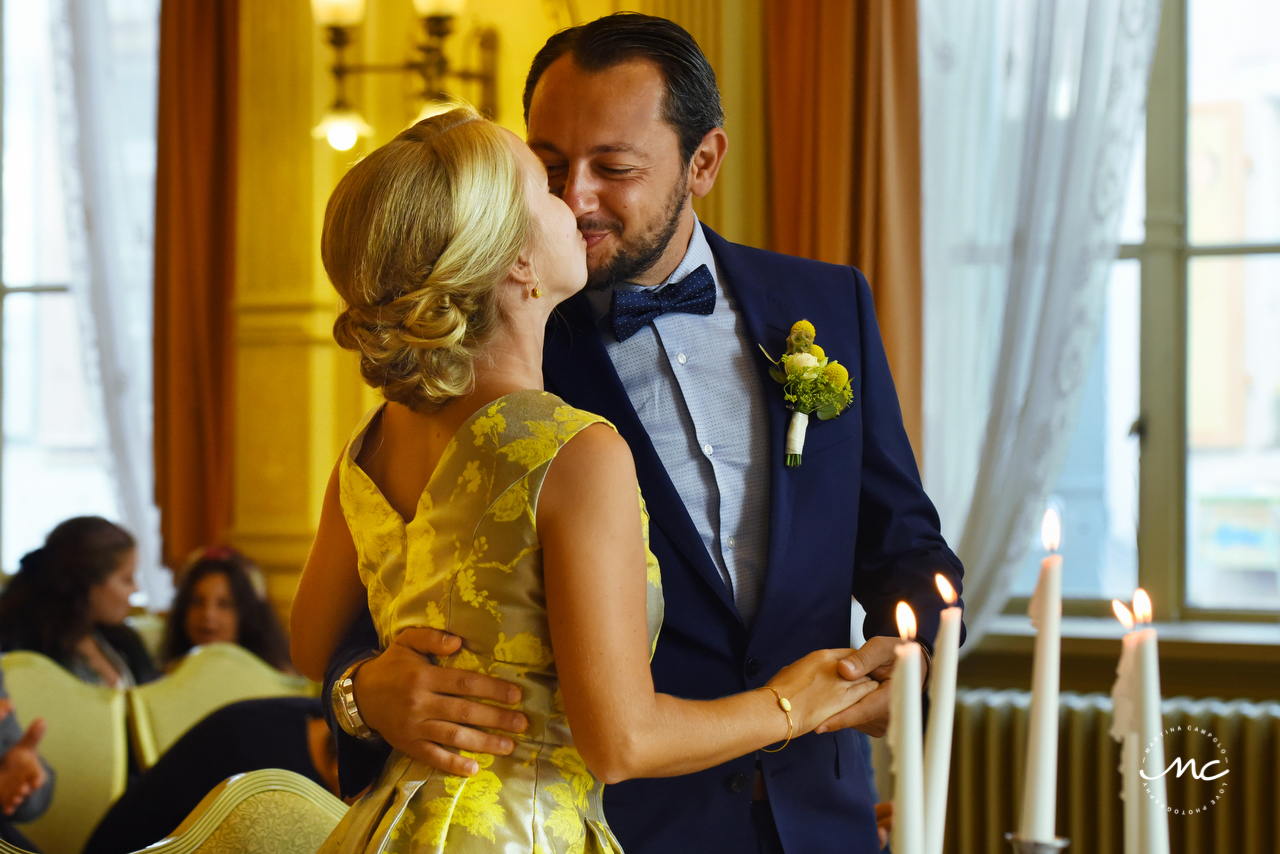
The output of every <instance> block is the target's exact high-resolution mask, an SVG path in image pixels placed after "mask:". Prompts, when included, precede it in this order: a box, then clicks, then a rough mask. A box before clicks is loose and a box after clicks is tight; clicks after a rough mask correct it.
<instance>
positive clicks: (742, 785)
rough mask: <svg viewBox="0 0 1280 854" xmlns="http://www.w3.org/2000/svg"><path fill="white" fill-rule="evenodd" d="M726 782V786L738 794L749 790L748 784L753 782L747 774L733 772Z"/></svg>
mask: <svg viewBox="0 0 1280 854" xmlns="http://www.w3.org/2000/svg"><path fill="white" fill-rule="evenodd" d="M724 783H725V788H727V789H728V790H729V791H731V792H733V793H734V794H735V795H737V794H741V793H742V792H745V791H746V790H747V786H748V785H749V784H750V783H751V778H750V777H748V776H747V775H746V774H733V775H731V776H730V777H729V779H728V780H725V781H724Z"/></svg>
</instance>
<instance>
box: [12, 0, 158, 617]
mask: <svg viewBox="0 0 1280 854" xmlns="http://www.w3.org/2000/svg"><path fill="white" fill-rule="evenodd" d="M2 11H3V111H2V117H3V119H2V120H3V126H2V127H3V145H2V146H0V427H2V428H3V437H2V442H0V570H3V571H4V572H13V571H14V570H16V569H17V567H18V563H19V561H20V559H21V557H22V555H23V554H25V553H26V552H28V551H30V550H31V549H34V548H35V547H37V546H39V545H40V543H41V542H42V541H43V540H44V537H45V535H46V534H47V533H48V532H49V530H50V529H51V528H53V527H54V526H55V525H56V524H57V523H58V522H60V521H62V520H64V519H67V518H70V517H72V516H79V515H86V514H93V515H100V516H105V517H107V518H109V519H113V520H116V521H120V522H122V523H123V524H124V525H125V526H126V527H128V528H130V529H131V530H132V532H133V533H134V535H135V536H136V537H137V538H138V540H139V558H140V571H139V579H138V580H139V584H140V586H141V587H142V588H143V595H141V596H140V597H139V601H140V602H141V601H142V600H144V599H145V598H146V594H147V593H154V592H155V591H157V590H160V589H162V586H157V584H156V581H157V579H160V576H159V575H158V573H157V567H156V566H155V565H154V561H151V560H148V558H149V557H150V556H151V555H152V554H153V553H154V551H155V549H154V547H153V546H154V541H155V539H156V537H155V534H154V532H153V530H152V525H151V522H150V520H149V519H145V518H142V519H139V518H126V517H128V516H130V514H129V513H128V512H127V511H126V508H124V507H122V506H121V505H122V498H121V496H122V494H123V493H122V490H121V482H122V481H124V480H126V479H128V480H130V481H136V480H138V479H139V478H138V476H137V473H136V472H134V471H132V470H130V471H129V477H128V478H125V477H123V476H121V474H120V472H121V470H122V467H123V466H126V465H128V462H122V459H121V455H120V454H119V453H117V452H114V451H113V450H112V443H111V441H110V438H109V437H110V435H111V431H110V430H109V429H108V423H109V422H108V419H109V418H111V417H112V412H113V411H114V412H117V413H118V412H119V411H120V410H121V409H122V407H124V406H127V405H133V402H134V401H135V400H137V399H138V398H142V400H143V404H144V405H145V406H149V397H150V376H149V374H150V356H149V350H150V336H151V331H150V325H151V309H150V288H151V276H150V273H151V246H152V229H151V221H152V216H153V214H152V211H153V209H154V202H153V198H154V191H153V183H154V176H155V107H156V72H157V63H158V52H157V39H158V34H159V28H158V2H157V0H106V2H103V3H100V4H98V3H93V4H79V3H64V2H59V0H2ZM86 78H91V79H92V83H93V86H92V87H87V86H86V85H85V79H86ZM77 87H83V88H77ZM77 93H78V94H79V95H81V96H83V97H79V98H77V97H76V94H77ZM86 103H91V104H92V106H93V107H94V109H93V110H85V112H84V113H83V114H82V113H81V110H83V109H84V108H85V104H86ZM86 140H88V141H89V142H87V143H86ZM86 211H88V212H89V214H88V215H87V214H86ZM86 219H88V220H89V221H90V228H89V229H86V225H85V223H86ZM107 268H110V276H107V275H106V274H105V273H104V272H103V271H104V270H105V269H107ZM108 279H109V280H110V281H107V280H108ZM90 294H93V295H94V296H93V298H91V297H90ZM104 302H105V303H106V304H108V305H109V306H110V311H108V312H101V311H95V310H94V309H92V308H91V305H101V304H103V303H104ZM107 314H111V317H110V318H108V317H106V315H107ZM117 315H118V317H117ZM104 330H106V331H105V332H104ZM104 335H105V336H106V337H107V338H108V339H110V345H111V346H112V347H113V352H114V353H117V354H118V353H120V352H124V353H127V354H129V356H130V357H131V358H130V359H121V358H116V359H115V361H114V362H111V363H109V364H107V366H106V367H103V365H104V361H103V358H102V356H101V353H102V352H103V348H102V347H100V346H99V342H101V341H103V340H104ZM138 353H142V354H145V357H144V358H132V356H133V354H138ZM103 371H106V372H107V375H108V377H109V378H110V379H112V381H113V383H111V384H109V385H110V386H111V387H112V388H114V389H117V390H119V391H117V392H113V393H112V394H110V395H104V392H103V383H102V381H101V378H100V373H101V372H103ZM104 397H106V398H109V399H104ZM113 407H114V410H113ZM138 408H141V407H138ZM131 416H132V412H131ZM120 420H121V419H120V418H119V417H118V416H117V421H120ZM149 420H150V415H149V412H148V413H146V414H145V416H144V415H142V414H141V413H139V417H137V418H133V420H132V421H130V422H129V423H131V424H132V423H144V424H145V423H147V422H149ZM135 432H136V431H135ZM116 434H117V435H118V434H119V430H118V429H117V431H116ZM146 464H147V465H149V462H147V463H146ZM147 485H148V488H149V479H148V480H147ZM132 515H133V516H134V517H139V516H140V514H138V513H137V512H134V513H133V514H132ZM152 602H153V604H157V603H158V604H163V602H159V601H158V597H155V596H153V597H152Z"/></svg>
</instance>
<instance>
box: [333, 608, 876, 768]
mask: <svg viewBox="0 0 1280 854" xmlns="http://www.w3.org/2000/svg"><path fill="white" fill-rule="evenodd" d="M900 643H901V641H900V640H898V639H897V638H889V637H874V638H871V639H870V640H869V641H867V642H866V644H864V645H863V646H862V647H861V648H859V649H857V650H854V651H853V652H852V653H851V654H850V655H849V656H848V657H847V658H845V659H843V660H841V661H840V662H839V663H838V664H837V666H836V667H837V672H838V673H839V674H840V676H842V677H844V678H845V679H847V680H849V681H851V682H853V681H857V680H859V679H862V678H863V677H870V679H872V680H874V681H875V682H877V683H879V684H878V685H877V687H876V688H875V689H874V690H873V691H871V692H870V693H868V694H866V695H865V696H864V697H862V698H861V699H860V700H858V701H857V702H855V703H854V704H853V705H851V706H849V707H848V708H846V709H844V710H843V711H841V712H839V713H837V714H835V715H832V716H831V717H830V718H828V719H827V720H825V721H823V722H822V723H821V724H819V725H818V727H817V728H816V729H815V730H814V731H815V732H819V733H822V732H832V731H835V730H839V729H845V728H848V727H852V728H854V729H857V730H860V731H862V732H865V733H867V734H868V735H872V736H875V737H877V738H879V737H882V736H883V735H884V734H885V731H886V729H887V727H888V722H889V692H890V682H891V680H892V678H893V663H894V661H895V655H894V650H895V649H896V648H897V647H898V645H899V644H900ZM461 645H462V639H461V638H459V637H458V636H456V635H451V634H448V633H446V632H442V631H439V630H437V629H406V630H405V631H403V632H401V633H400V635H399V636H397V637H396V639H395V640H394V641H393V642H392V643H391V645H390V646H389V647H388V648H387V649H386V650H384V651H383V652H382V653H381V654H380V655H378V656H377V657H376V658H373V659H371V660H370V661H368V662H367V663H365V664H364V665H363V666H362V667H361V668H360V669H359V670H358V671H357V672H356V676H355V679H354V680H353V684H354V689H355V696H356V704H357V705H358V706H359V707H360V713H361V715H362V717H363V718H364V720H365V723H367V724H368V725H369V727H370V728H371V729H372V730H374V731H375V732H377V733H378V734H379V735H381V736H382V737H383V738H384V739H385V740H386V741H387V743H388V744H390V745H391V746H392V747H394V748H396V749H397V750H399V751H401V752H402V753H404V754H406V755H408V756H410V757H412V758H414V759H417V760H419V761H421V762H424V763H426V764H427V765H430V766H431V767H433V768H437V769H439V770H441V771H444V772H446V773H450V774H458V775H461V776H471V775H473V774H475V773H477V772H478V771H479V770H480V768H479V765H478V764H477V763H476V762H475V760H473V759H471V758H469V757H467V756H462V755H460V754H458V753H455V752H454V750H466V751H470V752H473V753H491V754H496V755H500V756H506V755H508V754H510V753H511V752H512V751H513V750H514V749H515V742H514V741H513V740H512V739H511V738H510V737H508V736H506V735H503V734H501V733H495V732H488V731H486V730H500V731H502V732H507V733H522V732H524V731H525V729H526V728H527V727H528V726H529V721H528V718H526V717H525V716H524V715H523V714H521V713H520V712H519V711H518V709H517V708H516V707H518V706H519V704H520V700H521V692H520V689H519V688H517V687H516V686H515V685H512V684H511V683H510V682H504V681H503V680H501V679H496V678H494V677H492V676H486V675H484V674H481V673H472V672H470V671H465V670H458V669H455V668H449V667H439V666H436V665H435V664H433V663H432V662H431V657H432V656H447V655H450V654H452V653H455V652H457V651H458V649H459V648H460V647H461ZM486 700H487V701H489V702H482V701H486ZM495 703H496V704H498V705H493V704H495ZM504 706H505V707H506V708H504Z"/></svg>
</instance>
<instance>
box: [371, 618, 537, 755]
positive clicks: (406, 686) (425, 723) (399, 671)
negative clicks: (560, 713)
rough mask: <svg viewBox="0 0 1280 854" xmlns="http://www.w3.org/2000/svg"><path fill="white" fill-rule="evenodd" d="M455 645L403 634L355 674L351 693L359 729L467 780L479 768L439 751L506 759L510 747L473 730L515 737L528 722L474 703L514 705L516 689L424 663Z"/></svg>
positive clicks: (420, 632)
mask: <svg viewBox="0 0 1280 854" xmlns="http://www.w3.org/2000/svg"><path fill="white" fill-rule="evenodd" d="M461 646H462V638H460V637H458V636H457V635H451V634H448V633H446V632H442V631H439V630H437V629H405V630H404V631H403V632H401V633H400V634H399V635H398V636H397V637H396V639H395V640H394V641H392V643H391V646H389V647H388V648H387V649H386V650H384V651H383V652H382V654H381V655H379V656H378V657H377V658H374V659H371V660H370V661H368V662H366V663H365V664H364V665H363V666H361V667H360V669H359V670H357V671H356V676H355V679H354V680H353V682H352V686H353V688H354V690H355V697H356V705H357V706H359V708H360V715H361V717H363V718H364V722H365V723H366V724H368V725H369V728H370V729H372V730H373V731H374V732H376V733H378V734H379V735H381V736H382V737H383V738H384V739H386V741H387V743H388V744H390V745H391V746H392V747H394V748H396V749H397V750H399V751H401V752H402V753H405V754H407V755H408V756H411V757H413V758H414V759H417V760H419V761H421V762H425V763H426V764H427V765H430V766H431V767H432V768H436V769H438V770H440V771H443V772H445V773H447V774H459V775H462V776H467V777H469V776H471V775H472V774H475V773H477V772H478V771H479V770H480V766H479V765H478V764H477V763H476V762H475V760H473V759H469V758H467V757H465V756H459V755H458V754H457V753H454V752H452V751H451V750H448V749H446V748H456V749H459V750H469V751H472V752H475V753H495V754H499V755H502V756H506V755H508V754H510V753H511V751H512V750H514V749H515V742H513V741H512V740H511V739H510V738H507V737H506V736H501V735H494V734H493V733H488V732H482V731H481V730H479V729H475V727H486V728H489V729H501V730H506V731H507V732H515V733H519V732H524V731H525V729H526V728H527V727H528V726H529V721H528V719H527V718H525V716H524V715H522V714H520V713H519V712H516V711H511V710H508V709H501V708H497V707H496V706H491V705H487V704H485V703H480V702H476V700H492V701H494V702H497V703H503V704H505V705H509V706H514V705H515V704H517V703H519V702H520V689H519V688H517V687H516V686H515V685H512V684H511V683H510V682H504V681H503V680H501V679H495V678H493V677H492V676H485V675H483V674H480V673H471V672H469V671H466V670H456V669H454V668H451V667H440V666H438V665H435V664H432V663H431V661H430V659H429V658H428V656H430V655H440V656H444V655H449V654H451V653H454V652H457V651H458V649H459V647H461ZM468 698H474V699H468Z"/></svg>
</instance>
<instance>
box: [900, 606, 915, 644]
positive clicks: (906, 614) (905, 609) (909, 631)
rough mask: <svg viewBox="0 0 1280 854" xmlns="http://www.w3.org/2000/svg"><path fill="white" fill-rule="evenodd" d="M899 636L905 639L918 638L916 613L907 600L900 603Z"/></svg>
mask: <svg viewBox="0 0 1280 854" xmlns="http://www.w3.org/2000/svg"><path fill="white" fill-rule="evenodd" d="M897 617H898V636H899V637H901V638H902V639H903V640H907V641H909V640H915V639H916V614H915V612H914V611H912V610H911V606H910V605H908V604H907V603H906V602H899V603H898V612H897Z"/></svg>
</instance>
